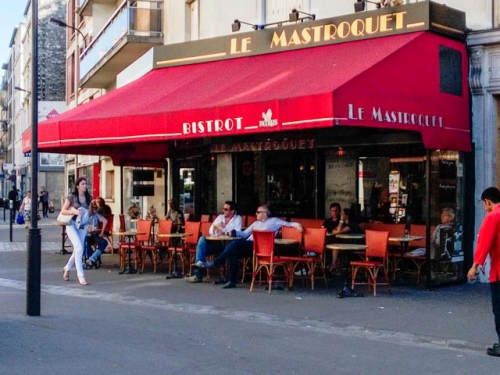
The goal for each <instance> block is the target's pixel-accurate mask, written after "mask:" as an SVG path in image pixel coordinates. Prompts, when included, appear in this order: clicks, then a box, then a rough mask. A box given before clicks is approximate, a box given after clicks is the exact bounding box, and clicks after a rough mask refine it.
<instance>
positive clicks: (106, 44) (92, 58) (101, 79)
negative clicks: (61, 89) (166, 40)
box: [80, 0, 163, 88]
mask: <svg viewBox="0 0 500 375" xmlns="http://www.w3.org/2000/svg"><path fill="white" fill-rule="evenodd" d="M162 3H163V2H162V1H161V0H149V1H124V2H123V3H122V4H121V5H120V7H119V8H118V9H117V10H116V11H115V12H114V13H113V15H112V16H111V18H110V19H109V21H108V22H107V23H106V24H105V25H104V27H103V28H102V29H101V31H99V33H98V34H97V35H96V36H95V37H94V39H93V40H92V42H91V43H90V44H89V45H88V46H87V48H85V50H84V51H83V53H82V54H81V55H80V87H83V88H106V87H108V86H110V85H111V84H113V82H114V81H115V78H116V75H117V74H118V73H120V72H121V71H122V70H123V69H125V68H126V67H127V66H129V65H130V64H131V63H133V62H134V61H135V60H137V59H138V58H139V57H140V56H142V55H143V54H144V53H145V52H147V51H148V50H149V49H150V48H151V47H154V46H156V45H162V44H163V33H162ZM131 4H134V5H131Z"/></svg>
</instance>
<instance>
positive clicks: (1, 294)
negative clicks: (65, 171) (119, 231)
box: [0, 222, 500, 375]
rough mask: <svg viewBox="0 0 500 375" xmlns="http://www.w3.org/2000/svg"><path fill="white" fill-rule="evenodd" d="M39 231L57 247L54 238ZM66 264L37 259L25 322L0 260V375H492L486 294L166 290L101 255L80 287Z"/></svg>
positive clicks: (460, 289) (456, 290)
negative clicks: (33, 296)
mask: <svg viewBox="0 0 500 375" xmlns="http://www.w3.org/2000/svg"><path fill="white" fill-rule="evenodd" d="M41 224H43V223H41ZM41 228H42V241H45V239H46V238H51V236H54V239H56V240H57V241H58V240H59V239H58V238H57V236H58V235H59V236H60V228H58V227H51V226H49V225H47V227H46V228H45V229H44V227H43V226H41ZM5 230H6V229H5V227H4V226H3V225H2V224H1V222H0V236H1V237H0V242H1V241H4V240H3V238H4V237H3V236H4V233H5ZM23 231H24V234H25V230H24V229H22V228H18V229H16V235H17V234H18V233H17V232H19V234H20V239H21V241H23V237H24V236H23ZM52 232H53V234H51V233H52ZM66 260H67V256H63V255H57V254H55V253H54V252H53V251H43V252H42V295H41V307H42V314H41V316H40V317H28V316H26V315H25V312H26V292H25V284H26V281H25V277H26V270H25V261H26V253H25V252H23V251H8V250H4V251H0V374H8V375H17V374H23V375H24V374H26V373H35V374H42V375H43V374H89V373H94V374H109V375H113V374H148V375H152V374H232V375H234V374H329V375H331V374H366V373H367V372H370V373H372V374H386V373H393V374H408V375H411V374H422V373H428V374H471V373H479V374H497V373H498V366H499V364H500V358H492V357H488V356H487V355H486V354H485V353H484V348H485V347H486V346H487V345H491V344H492V343H493V341H494V340H495V333H494V328H493V317H492V314H491V311H490V310H491V307H490V301H489V289H488V286H487V285H482V284H472V285H461V286H455V287H448V288H441V289H437V290H432V291H426V290H422V289H418V288H415V287H406V288H403V287H396V288H394V292H393V294H392V295H390V294H388V293H387V291H386V290H384V289H383V288H381V290H380V295H379V296H377V297H372V296H369V295H367V296H366V297H364V298H346V299H338V298H336V297H335V295H336V290H337V289H338V288H339V286H341V281H340V280H337V281H335V280H333V281H331V283H330V285H329V287H328V288H325V287H324V286H322V285H321V283H320V282H318V284H319V285H318V288H317V290H315V291H310V290H309V289H308V288H306V287H302V286H301V285H297V287H296V288H295V289H294V290H293V291H273V293H272V294H271V295H268V294H267V292H266V291H264V290H262V288H257V290H256V291H255V292H253V293H250V292H249V291H248V284H243V285H240V286H239V287H238V288H236V289H231V290H222V289H221V288H220V287H219V286H218V285H212V284H211V283H203V284H188V283H186V282H185V281H184V280H182V279H174V280H166V279H165V269H161V270H160V271H159V273H158V274H156V275H154V274H152V273H151V271H150V270H149V271H148V272H147V273H145V274H142V275H140V274H135V275H119V274H118V272H117V271H118V270H117V268H116V263H117V259H116V256H112V255H106V256H104V263H105V267H103V268H101V269H98V270H88V271H86V277H87V280H88V281H89V282H90V285H89V286H87V287H82V286H79V285H78V284H77V282H76V274H75V272H74V271H73V272H71V275H70V276H71V280H70V281H69V282H64V281H63V280H62V266H63V265H64V263H65V262H66ZM332 283H333V285H332Z"/></svg>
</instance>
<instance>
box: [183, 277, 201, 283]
mask: <svg viewBox="0 0 500 375" xmlns="http://www.w3.org/2000/svg"><path fill="white" fill-rule="evenodd" d="M184 280H186V281H187V282H188V283H202V282H203V279H198V278H197V277H196V275H194V276H189V277H186V278H185V279H184Z"/></svg>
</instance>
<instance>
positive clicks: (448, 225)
mask: <svg viewBox="0 0 500 375" xmlns="http://www.w3.org/2000/svg"><path fill="white" fill-rule="evenodd" d="M440 219H441V224H438V225H436V229H434V232H433V233H432V237H431V259H436V255H437V254H438V251H440V249H442V250H443V253H439V254H440V256H442V257H445V258H447V260H449V259H450V258H451V254H452V252H453V248H451V249H450V247H452V246H453V242H452V239H451V236H449V237H447V238H445V239H444V241H441V230H443V229H445V231H450V232H451V233H453V224H454V223H455V210H454V209H453V208H450V207H445V208H443V209H442V210H441V217H440ZM441 242H443V243H441ZM426 252H427V251H426V249H425V247H419V248H417V249H415V250H412V251H408V252H407V253H406V254H407V255H408V256H424V255H425V254H426Z"/></svg>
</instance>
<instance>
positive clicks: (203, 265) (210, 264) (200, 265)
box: [193, 260, 214, 268]
mask: <svg viewBox="0 0 500 375" xmlns="http://www.w3.org/2000/svg"><path fill="white" fill-rule="evenodd" d="M193 267H194V268H214V262H203V261H201V260H198V261H197V262H196V263H195V264H193Z"/></svg>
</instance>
